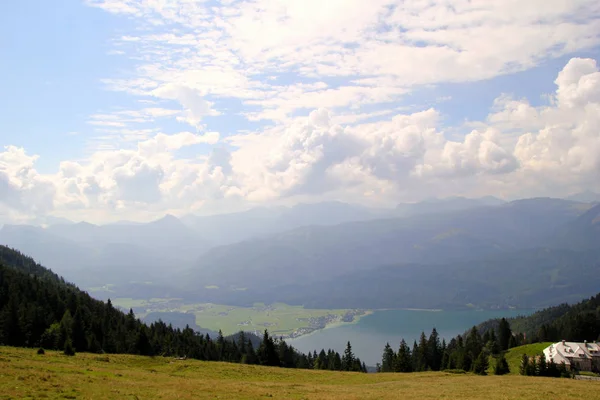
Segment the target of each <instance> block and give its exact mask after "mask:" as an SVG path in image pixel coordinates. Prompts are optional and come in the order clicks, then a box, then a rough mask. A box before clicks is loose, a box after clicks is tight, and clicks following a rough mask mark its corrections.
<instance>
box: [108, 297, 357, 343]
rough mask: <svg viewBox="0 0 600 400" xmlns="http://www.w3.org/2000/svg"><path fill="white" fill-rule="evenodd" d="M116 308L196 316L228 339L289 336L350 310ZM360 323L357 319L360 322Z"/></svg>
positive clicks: (141, 304) (153, 304)
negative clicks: (240, 334)
mask: <svg viewBox="0 0 600 400" xmlns="http://www.w3.org/2000/svg"><path fill="white" fill-rule="evenodd" d="M112 302H113V304H114V305H115V306H119V307H122V308H123V309H125V310H129V308H134V309H135V313H136V315H137V316H138V317H143V316H145V315H147V314H148V313H150V312H153V311H161V312H186V313H193V314H194V315H195V316H196V324H197V325H198V326H200V327H202V328H205V329H210V330H213V331H218V330H219V329H221V330H222V331H223V333H224V334H225V335H229V334H233V333H237V332H239V331H240V330H244V331H256V332H262V331H263V330H264V329H265V328H266V329H268V330H269V332H270V333H271V334H273V335H275V336H278V335H289V334H291V333H292V332H295V331H298V330H299V329H302V328H308V327H310V322H309V319H310V318H318V317H325V316H328V315H331V316H334V317H341V316H343V315H344V314H346V312H347V311H349V310H320V309H319V310H313V309H305V308H304V307H302V306H290V305H287V304H283V303H276V304H273V305H270V306H266V305H264V304H261V303H257V304H255V305H254V306H253V307H237V306H229V305H222V304H185V303H184V302H183V301H182V299H149V300H137V299H131V298H115V299H113V300H112ZM356 320H357V319H355V321H356Z"/></svg>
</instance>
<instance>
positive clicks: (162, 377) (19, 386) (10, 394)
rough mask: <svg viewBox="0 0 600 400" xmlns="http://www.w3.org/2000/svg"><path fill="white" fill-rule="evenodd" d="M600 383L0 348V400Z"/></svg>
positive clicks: (593, 387) (503, 389) (285, 395)
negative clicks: (309, 368)
mask: <svg viewBox="0 0 600 400" xmlns="http://www.w3.org/2000/svg"><path fill="white" fill-rule="evenodd" d="M598 393H600V382H584V381H575V380H572V379H552V380H550V378H534V377H523V376H512V375H510V376H501V377H497V376H475V375H453V374H445V373H419V374H359V373H342V372H328V371H305V370H286V369H280V368H266V367H258V366H246V365H237V364H225V363H208V362H200V361H193V360H186V361H178V360H173V359H171V358H162V357H157V358H150V357H136V356H125V355H109V356H106V355H94V354H77V355H76V356H75V357H67V356H63V355H61V354H60V353H58V352H46V354H45V355H37V354H36V352H35V350H34V349H15V348H9V347H0V399H3V400H4V399H138V400H141V399H262V398H277V399H486V400H494V399H532V400H536V399H540V400H541V399H544V400H545V399H571V400H572V399H586V400H588V399H593V398H598Z"/></svg>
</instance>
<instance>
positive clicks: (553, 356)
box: [544, 340, 600, 365]
mask: <svg viewBox="0 0 600 400" xmlns="http://www.w3.org/2000/svg"><path fill="white" fill-rule="evenodd" d="M544 356H545V357H546V360H547V361H554V362H555V363H556V364H560V363H563V362H564V363H565V364H566V365H570V364H571V361H570V360H571V359H572V358H589V359H591V358H595V357H600V344H598V343H596V342H593V343H587V342H584V343H577V342H566V341H564V340H563V341H561V342H557V343H553V344H551V345H550V346H548V347H546V348H545V349H544Z"/></svg>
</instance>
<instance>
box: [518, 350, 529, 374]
mask: <svg viewBox="0 0 600 400" xmlns="http://www.w3.org/2000/svg"><path fill="white" fill-rule="evenodd" d="M528 367H529V357H528V356H527V354H523V356H521V364H520V365H519V373H520V374H521V375H527V371H528Z"/></svg>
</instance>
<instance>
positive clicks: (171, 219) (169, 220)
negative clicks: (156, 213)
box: [150, 214, 185, 226]
mask: <svg viewBox="0 0 600 400" xmlns="http://www.w3.org/2000/svg"><path fill="white" fill-rule="evenodd" d="M150 223H151V224H152V225H168V226H173V225H185V224H184V223H183V222H182V221H181V220H180V219H179V218H177V217H176V216H174V215H172V214H166V215H165V216H164V217H162V218H160V219H157V220H156V221H152V222H150Z"/></svg>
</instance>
